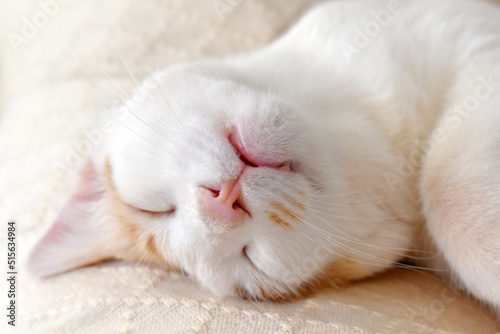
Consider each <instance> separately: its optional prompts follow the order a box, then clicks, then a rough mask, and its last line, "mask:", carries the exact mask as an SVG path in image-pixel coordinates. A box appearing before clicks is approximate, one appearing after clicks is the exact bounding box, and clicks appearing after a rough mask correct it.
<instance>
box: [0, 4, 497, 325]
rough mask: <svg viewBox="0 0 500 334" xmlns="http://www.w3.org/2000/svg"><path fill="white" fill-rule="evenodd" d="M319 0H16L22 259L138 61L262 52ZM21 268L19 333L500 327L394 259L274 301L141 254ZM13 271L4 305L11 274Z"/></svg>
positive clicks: (10, 141)
mask: <svg viewBox="0 0 500 334" xmlns="http://www.w3.org/2000/svg"><path fill="white" fill-rule="evenodd" d="M313 2H316V0H297V1H287V0H274V1H265V0H189V1H181V0H168V1H165V0H147V1H133V0H99V1H97V0H94V1H92V0H88V1H83V0H82V1H78V0H40V1H39V0H36V1H35V0H24V1H9V2H7V1H4V2H3V5H2V6H3V7H4V8H1V13H2V14H1V16H2V17H1V24H2V27H1V37H2V43H3V44H2V51H1V52H0V56H1V59H0V63H1V65H2V71H1V72H0V79H1V85H0V94H1V97H0V103H1V107H2V108H1V109H0V157H1V160H0V161H1V163H0V189H1V190H2V191H1V193H0V212H1V213H2V214H1V219H2V226H3V227H2V228H1V231H0V233H1V234H0V235H1V236H2V237H3V238H2V241H5V240H6V238H5V235H6V224H7V220H8V219H15V220H16V221H17V247H18V253H17V256H18V258H19V259H20V261H21V265H22V262H23V260H24V259H25V258H26V254H27V252H28V251H29V248H30V246H31V245H32V243H33V242H34V241H35V239H36V238H37V237H39V236H40V234H41V233H42V232H43V231H44V229H45V228H46V227H47V225H48V224H49V222H50V221H51V220H52V219H53V218H54V216H55V214H56V212H57V209H58V207H59V206H60V205H61V200H62V198H63V197H64V196H65V194H66V193H67V191H68V187H69V185H70V183H71V180H72V179H73V178H74V176H75V172H76V171H75V170H74V168H71V167H68V168H61V165H69V166H73V165H74V163H75V161H76V160H78V159H79V157H80V156H81V155H82V152H83V151H84V150H85V149H84V148H83V144H82V143H84V142H85V141H88V139H86V130H89V129H91V127H92V123H93V121H94V120H95V118H96V116H97V115H98V114H99V113H101V112H103V110H106V109H107V108H110V107H111V106H113V105H116V104H117V103H119V101H120V100H121V99H122V98H123V97H124V96H126V95H127V94H129V93H130V91H131V89H132V88H133V86H134V80H133V79H132V78H131V75H129V73H128V71H130V72H131V73H132V74H133V75H134V76H135V77H136V78H137V80H140V79H141V78H143V77H144V76H146V75H147V74H148V73H150V72H152V71H155V70H156V69H158V68H161V67H164V66H167V65H169V64H172V63H177V62H183V61H188V60H192V59H197V58H201V57H208V56H225V55H231V54H236V53H240V52H245V51H249V50H253V49H256V48H258V47H261V46H263V45H265V44H266V43H268V42H269V41H271V40H272V39H273V38H275V37H276V36H277V35H279V34H280V33H281V32H282V31H283V30H284V29H286V27H288V26H289V25H290V24H292V23H293V22H294V20H295V19H296V18H297V16H298V15H300V13H302V12H303V11H304V10H305V9H306V8H307V7H309V6H310V5H311V4H312V3H313ZM121 58H122V59H123V62H122V60H121ZM126 67H128V70H127V69H126ZM2 245H4V246H2V247H1V249H2V253H1V254H2V263H5V262H6V259H5V258H4V256H5V257H6V247H5V243H2ZM4 254H5V255H4ZM2 268H4V272H7V268H6V265H4V267H2ZM18 270H19V275H18V285H17V292H18V299H17V307H18V308H17V326H16V328H13V327H11V326H7V325H6V322H7V319H6V317H5V315H2V317H1V319H2V320H1V327H0V328H4V326H5V328H7V330H8V332H12V333H48V334H49V333H50V334H53V333H106V334H110V333H413V332H418V333H451V332H464V333H493V332H495V331H498V328H497V327H496V325H495V322H494V318H493V316H492V315H491V314H490V313H489V312H488V311H487V310H485V309H483V308H482V307H481V306H480V305H479V304H478V303H476V302H474V301H471V300H468V299H467V298H466V297H465V296H463V295H462V294H460V293H457V292H454V291H452V290H450V289H449V288H448V287H447V286H446V285H445V284H443V283H442V282H440V281H439V280H438V279H436V278H435V277H433V276H432V275H430V274H427V273H425V272H422V271H409V270H392V271H390V272H388V273H386V274H384V275H381V276H379V277H376V278H373V279H370V280H366V281H364V282H360V283H358V284H355V285H353V286H351V287H348V288H345V289H342V290H339V291H333V290H332V291H325V292H323V293H320V294H319V295H317V296H315V297H313V298H309V299H306V300H302V301H299V302H295V303H286V304H268V303H252V302H248V301H244V300H240V299H236V298H219V297H217V296H214V295H212V294H211V293H210V292H208V291H206V290H204V289H203V288H201V287H200V286H199V285H198V284H197V283H196V282H194V281H192V280H190V279H189V278H187V277H185V276H182V275H180V274H178V273H170V272H166V271H163V270H161V269H159V268H154V267H152V268H149V267H147V266H144V265H138V264H135V263H128V262H110V263H105V264H101V265H99V266H94V267H89V268H83V269H79V270H75V271H73V272H70V273H68V274H64V275H59V276H56V277H53V278H49V279H44V280H37V279H34V278H31V277H29V276H28V275H27V274H25V273H24V270H23V268H22V267H20V268H19V269H18ZM0 282H1V287H0V293H1V294H2V296H4V297H3V299H2V300H4V301H5V302H4V303H3V304H2V305H3V306H2V309H3V310H4V311H3V312H2V314H4V313H6V311H5V308H4V306H5V305H7V304H6V303H7V302H6V291H7V283H6V280H5V279H1V280H0ZM0 331H1V332H2V333H5V332H6V331H4V330H0Z"/></svg>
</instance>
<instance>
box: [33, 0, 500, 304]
mask: <svg viewBox="0 0 500 334" xmlns="http://www.w3.org/2000/svg"><path fill="white" fill-rule="evenodd" d="M499 19H500V9H499V8H498V7H495V6H493V5H490V4H488V3H483V2H480V1H471V0H468V1H466V0H460V1H439V2H438V1H431V0H423V1H418V2H417V1H397V0H393V1H332V2H327V3H325V4H321V5H319V6H316V7H315V8H313V9H312V10H311V11H310V12H309V13H308V14H306V15H305V16H304V17H303V18H302V19H301V20H300V21H299V22H298V23H297V24H296V25H295V26H294V27H292V28H291V29H290V30H289V31H288V32H287V33H285V34H284V35H283V36H282V37H281V38H279V39H278V40H276V41H275V42H273V43H272V44H271V45H269V46H267V47H266V48H264V49H262V50H259V51H256V52H253V53H250V54H247V55H242V56H240V57H234V58H228V59H222V60H203V61H199V62H195V63H190V64H181V65H176V66H172V67H170V68H167V69H165V70H162V71H160V72H158V73H156V74H154V75H153V76H151V77H150V78H149V79H148V80H147V81H146V82H145V83H144V84H143V85H142V86H141V87H140V88H138V90H137V92H136V93H135V95H134V97H133V98H132V99H131V100H130V101H129V102H127V103H125V104H124V106H123V107H121V108H118V109H117V110H113V111H110V113H108V114H107V115H106V117H112V119H114V120H116V121H117V122H118V123H119V125H118V126H116V127H115V128H114V129H113V130H112V131H111V133H110V134H109V135H108V137H107V139H106V145H105V146H104V147H103V148H102V150H100V151H99V152H95V154H94V155H93V156H92V157H91V159H89V161H88V162H87V163H86V164H85V166H83V167H82V170H81V172H80V178H79V183H78V184H77V185H75V189H74V192H73V193H72V194H71V196H70V197H69V198H68V200H67V202H66V203H65V204H64V206H63V208H62V209H61V212H60V214H59V216H58V217H57V218H56V220H55V222H54V224H53V225H52V226H51V228H50V229H49V230H48V232H47V233H46V234H45V236H44V237H43V238H42V239H41V240H40V242H39V243H38V244H37V245H36V246H35V249H34V250H33V252H32V256H31V258H30V262H29V264H28V266H29V268H30V270H31V272H32V273H34V274H36V275H40V276H44V275H50V274H54V273H58V272H62V271H65V270H69V269H71V268H74V267H77V266H82V265H86V264H89V263H93V262H97V261H99V260H102V259H106V258H109V257H115V258H122V259H133V260H138V261H145V262H156V263H158V264H160V265H163V266H167V267H169V268H177V269H179V270H182V271H184V272H186V273H187V274H189V275H191V276H193V277H195V278H196V279H198V280H199V281H200V282H201V283H202V284H203V285H204V286H206V287H208V288H210V289H211V290H212V291H214V292H215V293H218V294H221V295H240V296H242V297H245V298H250V299H271V300H288V299H291V298H295V297H299V296H304V295H307V294H308V293H310V292H314V291H316V290H317V289H319V288H321V287H323V286H341V285H342V284H345V283H347V282H351V281H354V280H358V279H361V278H364V277H367V276H370V275H373V274H375V273H377V272H380V271H383V270H385V269H387V268H388V267H390V266H392V265H393V263H395V262H397V261H401V260H404V259H406V260H407V261H411V262H413V263H415V264H417V265H421V266H425V267H427V268H430V269H432V270H434V271H435V272H436V273H438V274H440V275H442V276H444V277H446V278H447V279H450V280H452V281H453V282H454V283H455V284H457V285H460V286H462V287H463V288H464V289H466V290H467V291H469V292H470V293H471V294H472V295H474V296H475V297H476V298H478V299H480V300H482V301H484V302H485V303H487V304H488V305H490V306H492V307H493V308H495V309H496V311H497V312H500V149H499V148H498V147H499V146H498V144H500V131H498V130H499V124H500V20H499ZM137 101H139V102H137ZM134 102H136V103H134Z"/></svg>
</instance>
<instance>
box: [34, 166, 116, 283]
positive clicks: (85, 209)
mask: <svg viewBox="0 0 500 334" xmlns="http://www.w3.org/2000/svg"><path fill="white" fill-rule="evenodd" d="M104 200H105V196H104V187H103V184H102V180H100V178H99V175H98V174H97V171H96V170H95V168H94V166H93V164H92V162H90V161H88V162H87V163H86V165H85V166H84V167H83V168H82V169H81V171H80V174H79V182H78V185H77V188H76V189H75V191H74V192H73V194H72V195H71V196H70V198H69V199H68V201H67V202H66V203H65V204H64V206H63V208H62V210H61V211H60V213H59V215H58V217H57V218H56V219H55V221H54V223H53V224H52V226H51V227H50V229H49V230H48V231H47V232H46V234H45V235H44V236H43V237H42V239H41V240H39V241H38V243H37V244H36V246H35V247H34V249H33V250H32V252H31V255H30V258H29V261H28V269H30V271H31V272H32V273H33V274H35V275H39V276H46V275H51V274H54V273H58V272H61V271H65V270H68V269H71V268H74V267H78V266H82V265H85V264H87V263H90V262H95V261H96V260H98V259H96V254H99V253H100V252H99V251H98V250H97V248H98V247H100V243H101V242H102V240H103V238H105V237H107V235H106V234H107V233H106V230H105V229H103V226H104V227H105V226H106V223H108V222H107V221H106V220H107V219H109V217H107V216H106V215H105V214H104V213H103V208H105V203H104ZM101 255H102V254H99V256H101Z"/></svg>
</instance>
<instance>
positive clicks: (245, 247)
mask: <svg viewBox="0 0 500 334" xmlns="http://www.w3.org/2000/svg"><path fill="white" fill-rule="evenodd" d="M247 251H248V245H245V246H243V248H242V249H241V253H242V254H243V257H244V258H246V259H247V260H248V262H250V264H251V265H252V266H254V267H255V264H254V263H253V262H252V259H250V257H249V256H248V254H247Z"/></svg>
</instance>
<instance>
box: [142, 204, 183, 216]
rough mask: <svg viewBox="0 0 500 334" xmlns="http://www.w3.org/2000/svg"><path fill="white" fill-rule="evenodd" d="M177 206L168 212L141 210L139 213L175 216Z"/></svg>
mask: <svg viewBox="0 0 500 334" xmlns="http://www.w3.org/2000/svg"><path fill="white" fill-rule="evenodd" d="M175 209H176V208H175V206H172V207H170V208H169V209H167V210H158V211H153V210H144V209H139V208H138V210H139V211H142V212H144V213H149V214H154V215H162V214H169V215H170V214H173V213H174V212H175Z"/></svg>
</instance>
